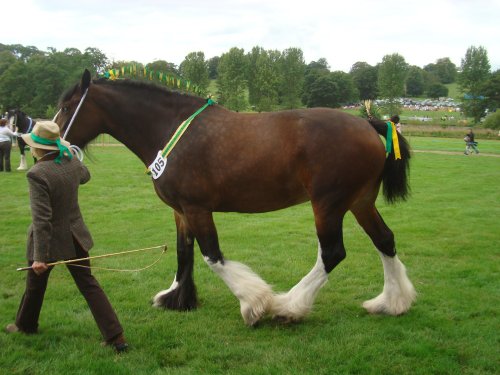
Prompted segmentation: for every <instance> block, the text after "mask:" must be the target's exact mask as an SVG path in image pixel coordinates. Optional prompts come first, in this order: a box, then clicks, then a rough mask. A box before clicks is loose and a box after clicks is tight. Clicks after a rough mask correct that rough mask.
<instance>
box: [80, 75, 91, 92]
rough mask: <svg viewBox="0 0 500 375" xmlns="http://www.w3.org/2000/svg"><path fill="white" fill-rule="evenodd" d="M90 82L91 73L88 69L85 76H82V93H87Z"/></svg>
mask: <svg viewBox="0 0 500 375" xmlns="http://www.w3.org/2000/svg"><path fill="white" fill-rule="evenodd" d="M90 81H91V77H90V72H89V70H88V69H85V71H84V72H83V75H82V82H81V83H80V87H81V89H82V93H83V92H85V90H87V89H88V88H89V86H90Z"/></svg>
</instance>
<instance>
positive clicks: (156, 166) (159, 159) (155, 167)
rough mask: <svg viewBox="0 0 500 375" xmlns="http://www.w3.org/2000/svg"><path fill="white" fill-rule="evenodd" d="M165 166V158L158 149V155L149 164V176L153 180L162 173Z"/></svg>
mask: <svg viewBox="0 0 500 375" xmlns="http://www.w3.org/2000/svg"><path fill="white" fill-rule="evenodd" d="M166 166H167V158H164V157H163V156H162V151H161V150H160V151H158V155H157V156H156V159H155V160H154V161H153V163H152V164H151V165H150V166H149V170H150V171H151V176H152V177H153V178H154V179H155V180H156V179H158V178H159V177H160V176H161V175H162V173H163V171H164V170H165V167H166Z"/></svg>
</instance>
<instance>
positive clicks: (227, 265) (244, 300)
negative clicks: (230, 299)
mask: <svg viewBox="0 0 500 375" xmlns="http://www.w3.org/2000/svg"><path fill="white" fill-rule="evenodd" d="M205 262H207V264H208V265H209V266H210V268H212V270H213V271H214V272H215V273H217V274H218V275H219V276H220V277H221V278H222V280H223V281H224V282H225V283H226V285H227V286H228V287H229V289H230V290H231V292H233V294H234V295H235V296H236V297H237V298H238V299H239V300H240V308H241V315H242V316H243V320H244V321H245V323H246V324H247V325H249V326H253V325H254V324H255V323H257V322H258V321H259V320H260V318H262V317H263V316H264V314H265V313H266V312H268V311H269V308H270V305H271V301H272V298H273V291H272V289H271V287H270V286H269V285H268V284H267V283H266V282H265V281H264V280H262V279H261V278H260V277H259V276H258V275H257V274H255V273H254V272H253V271H252V270H251V269H250V268H249V267H247V266H245V265H244V264H242V263H238V262H233V261H230V260H225V261H224V264H222V263H221V262H216V263H212V262H210V260H209V259H208V257H205Z"/></svg>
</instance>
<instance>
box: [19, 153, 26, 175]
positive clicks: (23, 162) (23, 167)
mask: <svg viewBox="0 0 500 375" xmlns="http://www.w3.org/2000/svg"><path fill="white" fill-rule="evenodd" d="M26 169H28V164H27V163H26V156H25V155H21V160H20V161H19V167H17V170H18V171H25V170H26Z"/></svg>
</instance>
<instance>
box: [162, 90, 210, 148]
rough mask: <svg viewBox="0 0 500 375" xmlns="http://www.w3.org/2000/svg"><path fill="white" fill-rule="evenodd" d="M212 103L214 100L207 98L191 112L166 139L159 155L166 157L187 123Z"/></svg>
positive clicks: (186, 126)
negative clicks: (166, 141) (203, 103)
mask: <svg viewBox="0 0 500 375" xmlns="http://www.w3.org/2000/svg"><path fill="white" fill-rule="evenodd" d="M214 104H216V103H215V101H213V100H212V99H210V98H209V99H208V100H207V103H206V104H205V105H204V106H203V107H201V108H200V109H198V110H197V111H196V112H195V113H193V114H192V115H191V116H189V117H188V119H187V120H186V121H184V122H183V123H182V124H181V125H180V126H179V127H178V128H177V130H176V131H175V133H174V135H173V136H172V138H170V141H168V143H167V145H166V146H165V148H164V149H163V151H162V153H161V155H162V156H163V157H166V156H167V155H168V154H170V152H171V151H172V149H173V148H174V146H175V145H176V144H177V142H178V141H179V139H180V138H181V137H182V135H183V134H184V132H185V131H186V129H187V128H188V127H189V125H191V122H192V121H193V120H194V119H195V117H196V116H198V115H199V114H200V113H201V112H203V111H204V110H205V109H206V108H207V107H209V106H211V105H214Z"/></svg>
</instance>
